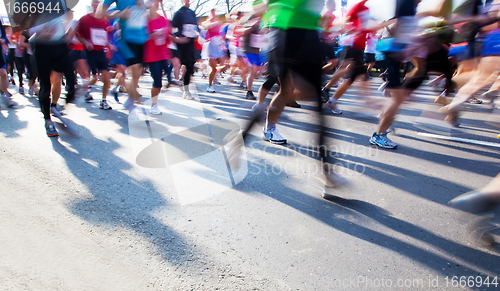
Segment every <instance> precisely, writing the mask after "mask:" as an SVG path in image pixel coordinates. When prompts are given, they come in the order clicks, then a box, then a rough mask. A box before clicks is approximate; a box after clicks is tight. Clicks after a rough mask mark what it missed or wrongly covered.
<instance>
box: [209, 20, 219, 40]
mask: <svg viewBox="0 0 500 291" xmlns="http://www.w3.org/2000/svg"><path fill="white" fill-rule="evenodd" d="M221 26H222V24H221V23H220V22H217V24H216V25H215V26H214V27H212V28H210V29H209V30H207V40H210V39H211V38H212V37H214V36H220V27H221Z"/></svg>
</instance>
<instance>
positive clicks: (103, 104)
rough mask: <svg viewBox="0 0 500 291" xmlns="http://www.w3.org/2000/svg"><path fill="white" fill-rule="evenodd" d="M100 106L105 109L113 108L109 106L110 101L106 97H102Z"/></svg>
mask: <svg viewBox="0 0 500 291" xmlns="http://www.w3.org/2000/svg"><path fill="white" fill-rule="evenodd" d="M99 108H101V109H104V110H110V109H113V108H111V106H109V104H108V101H107V100H106V99H102V100H101V102H99Z"/></svg>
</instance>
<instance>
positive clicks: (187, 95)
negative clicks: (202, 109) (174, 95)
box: [182, 91, 194, 100]
mask: <svg viewBox="0 0 500 291" xmlns="http://www.w3.org/2000/svg"><path fill="white" fill-rule="evenodd" d="M182 98H184V99H186V100H194V97H193V96H191V93H190V92H189V91H184V92H183V93H182Z"/></svg>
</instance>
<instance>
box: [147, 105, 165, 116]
mask: <svg viewBox="0 0 500 291" xmlns="http://www.w3.org/2000/svg"><path fill="white" fill-rule="evenodd" d="M149 112H150V113H151V114H153V115H160V114H162V112H161V110H160V108H158V104H155V105H152V106H151V109H150V110H149Z"/></svg>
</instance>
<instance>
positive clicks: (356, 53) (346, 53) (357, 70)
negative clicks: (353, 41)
mask: <svg viewBox="0 0 500 291" xmlns="http://www.w3.org/2000/svg"><path fill="white" fill-rule="evenodd" d="M342 55H343V57H342V61H351V62H354V64H353V66H354V68H353V69H352V70H351V72H350V73H349V74H348V75H347V76H346V77H345V78H346V79H351V81H354V80H355V79H356V77H357V76H361V75H364V74H366V66H365V64H364V62H363V51H360V50H358V49H355V48H353V47H352V46H346V47H345V48H344V50H343V51H342Z"/></svg>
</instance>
